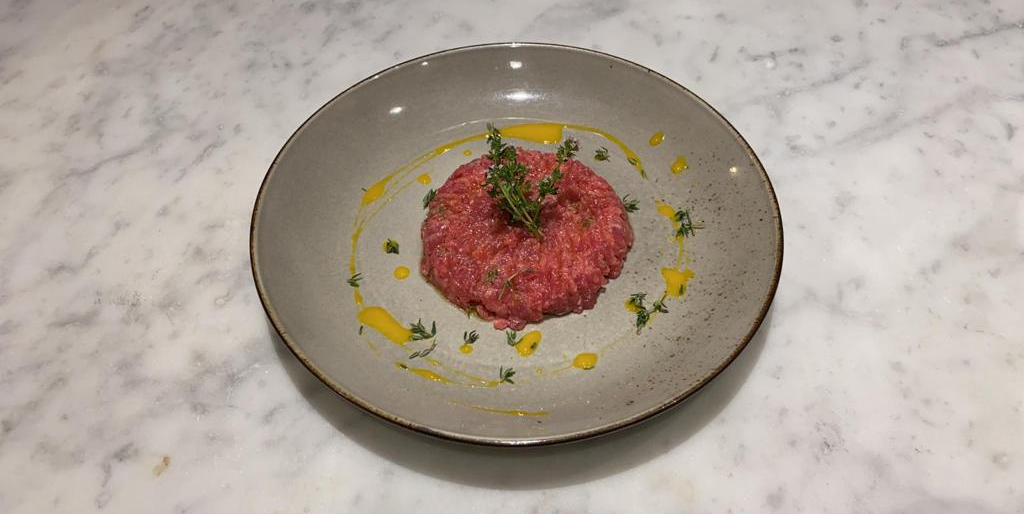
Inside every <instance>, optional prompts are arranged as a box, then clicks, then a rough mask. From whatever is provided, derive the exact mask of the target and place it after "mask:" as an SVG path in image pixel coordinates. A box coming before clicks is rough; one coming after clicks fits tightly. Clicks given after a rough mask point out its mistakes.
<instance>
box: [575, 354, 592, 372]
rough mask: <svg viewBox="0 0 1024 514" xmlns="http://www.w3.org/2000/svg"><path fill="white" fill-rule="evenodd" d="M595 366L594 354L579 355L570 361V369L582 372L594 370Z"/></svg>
mask: <svg viewBox="0 0 1024 514" xmlns="http://www.w3.org/2000/svg"><path fill="white" fill-rule="evenodd" d="M594 366H597V354H596V353H580V354H578V355H576V358H574V359H573V360H572V367H574V368H579V369H583V370H587V369H594Z"/></svg>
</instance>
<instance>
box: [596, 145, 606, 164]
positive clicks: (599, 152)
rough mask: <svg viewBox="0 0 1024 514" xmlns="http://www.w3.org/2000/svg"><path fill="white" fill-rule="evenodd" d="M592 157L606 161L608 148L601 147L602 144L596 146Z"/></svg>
mask: <svg viewBox="0 0 1024 514" xmlns="http://www.w3.org/2000/svg"><path fill="white" fill-rule="evenodd" d="M594 158H595V159H597V160H599V161H607V160H608V149H607V148H605V147H603V146H602V147H601V148H598V149H597V151H596V152H594Z"/></svg>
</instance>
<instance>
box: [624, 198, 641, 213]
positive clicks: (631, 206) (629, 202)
mask: <svg viewBox="0 0 1024 514" xmlns="http://www.w3.org/2000/svg"><path fill="white" fill-rule="evenodd" d="M622 206H623V207H625V208H626V212H636V211H639V210H640V200H637V199H636V198H630V197H629V195H626V196H623V197H622Z"/></svg>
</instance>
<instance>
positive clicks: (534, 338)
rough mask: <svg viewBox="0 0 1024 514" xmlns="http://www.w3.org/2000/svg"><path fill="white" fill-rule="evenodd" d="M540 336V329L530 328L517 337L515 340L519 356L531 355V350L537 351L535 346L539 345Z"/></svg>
mask: <svg viewBox="0 0 1024 514" xmlns="http://www.w3.org/2000/svg"><path fill="white" fill-rule="evenodd" d="M540 338H541V334H540V330H531V331H529V332H527V333H526V334H525V335H523V337H521V338H519V341H517V342H516V351H517V352H519V356H520V357H529V356H530V355H533V352H535V351H537V346H538V345H540Z"/></svg>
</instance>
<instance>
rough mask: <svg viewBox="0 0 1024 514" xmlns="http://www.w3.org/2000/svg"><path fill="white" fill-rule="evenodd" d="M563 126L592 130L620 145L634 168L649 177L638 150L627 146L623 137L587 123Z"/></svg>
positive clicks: (591, 131) (584, 130) (592, 132)
mask: <svg viewBox="0 0 1024 514" xmlns="http://www.w3.org/2000/svg"><path fill="white" fill-rule="evenodd" d="M563 126H564V127H565V128H571V129H574V130H581V131H583V132H590V133H591V134H597V135H599V136H601V137H603V138H605V139H607V140H608V141H611V142H612V143H615V145H616V146H618V147H619V149H621V150H622V153H624V154H626V160H628V161H629V163H630V164H631V165H632V166H633V167H634V168H636V170H637V171H638V172H640V176H641V177H644V178H647V172H646V171H644V167H643V164H642V163H641V162H640V156H639V155H637V154H636V152H634V151H633V149H632V148H630V147H628V146H626V143H624V142H623V141H622V140H621V139H619V138H617V137H615V136H614V135H612V134H609V133H608V132H605V131H603V130H601V129H599V128H596V127H590V126H587V125H574V124H571V123H567V124H565V125H563Z"/></svg>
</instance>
